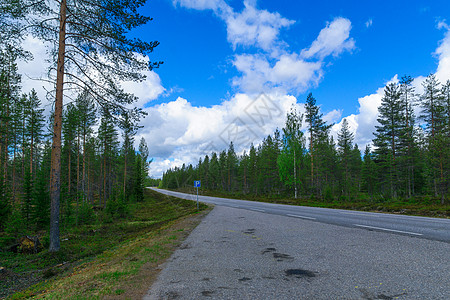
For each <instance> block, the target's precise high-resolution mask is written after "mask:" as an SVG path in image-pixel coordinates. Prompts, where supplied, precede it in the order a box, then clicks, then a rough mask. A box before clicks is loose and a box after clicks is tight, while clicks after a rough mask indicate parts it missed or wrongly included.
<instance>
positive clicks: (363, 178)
mask: <svg viewBox="0 0 450 300" xmlns="http://www.w3.org/2000/svg"><path fill="white" fill-rule="evenodd" d="M411 83H412V78H411V77H410V76H404V77H402V79H401V80H400V81H399V82H398V83H389V84H388V85H387V86H386V87H385V89H384V96H383V98H382V103H381V106H380V107H379V108H378V111H379V116H378V119H377V121H378V124H376V126H375V128H376V131H375V132H374V133H373V136H374V138H373V140H372V144H371V145H367V146H366V147H365V148H364V149H360V148H359V147H358V145H357V144H355V142H354V134H353V133H352V132H351V131H350V128H349V124H348V122H347V120H346V119H344V120H343V122H342V126H341V128H340V130H339V132H338V135H337V140H335V139H334V138H333V136H331V134H330V128H331V126H332V124H327V123H326V122H325V121H324V120H323V117H322V114H321V113H320V109H319V105H318V104H317V103H316V99H315V98H314V97H313V95H312V94H309V95H308V97H307V99H306V103H305V113H304V114H299V113H298V112H297V111H296V110H295V109H294V108H293V109H291V111H290V112H289V113H288V114H287V116H286V123H285V126H284V128H282V129H281V131H280V130H278V129H277V130H276V131H275V132H274V133H273V135H269V136H267V137H266V138H265V139H264V140H263V141H262V143H261V144H259V145H258V146H253V145H252V146H251V147H250V149H247V150H246V151H244V152H243V154H242V155H237V154H236V152H235V149H234V145H233V143H232V142H231V143H230V146H229V148H228V150H224V151H222V152H220V153H212V154H211V155H206V156H205V157H202V158H200V160H199V162H198V164H197V165H196V166H193V165H188V166H186V165H183V166H182V167H181V168H179V167H176V168H173V169H170V170H168V171H166V172H165V173H164V175H163V179H162V182H161V184H160V186H161V187H163V188H169V189H178V188H183V187H187V186H191V185H192V181H193V180H201V181H202V188H203V189H205V190H208V191H217V192H222V193H229V194H237V195H253V196H268V197H271V196H281V197H291V198H314V199H317V200H319V201H342V202H345V201H361V200H363V201H370V202H383V201H388V200H389V201H391V200H394V201H395V200H401V199H404V200H407V199H409V200H414V201H416V202H420V201H427V202H430V201H431V202H434V203H440V204H446V203H448V199H449V184H450V81H447V82H446V83H440V82H439V81H438V80H437V79H436V77H435V75H433V74H431V75H429V76H428V77H427V78H426V80H425V81H424V82H423V88H424V92H423V94H421V95H418V94H417V93H416V92H415V90H414V87H413V86H412V84H411ZM415 111H419V112H420V114H419V115H416V114H415ZM303 125H306V126H305V127H306V128H307V129H306V130H304V131H302V130H301V128H303Z"/></svg>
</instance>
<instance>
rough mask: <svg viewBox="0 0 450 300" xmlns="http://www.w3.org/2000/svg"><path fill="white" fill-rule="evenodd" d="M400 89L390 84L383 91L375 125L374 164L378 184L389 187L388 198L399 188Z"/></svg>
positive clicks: (401, 112)
mask: <svg viewBox="0 0 450 300" xmlns="http://www.w3.org/2000/svg"><path fill="white" fill-rule="evenodd" d="M400 95H401V93H400V88H399V86H398V85H397V84H395V83H390V84H388V85H387V86H386V88H385V89H384V96H383V98H382V100H381V106H380V107H379V108H378V111H379V117H378V118H377V121H378V123H379V124H380V125H376V126H375V128H376V132H375V133H374V135H375V139H374V141H373V143H374V146H375V154H376V162H377V165H378V166H379V167H380V171H379V172H378V174H380V179H379V180H380V183H384V184H386V185H387V186H388V187H389V196H390V197H394V198H396V197H397V192H398V188H399V169H398V156H399V155H400V154H401V153H402V151H403V150H402V149H401V143H400V138H401V136H402V133H403V128H404V126H403V124H404V115H403V106H402V102H401V101H400Z"/></svg>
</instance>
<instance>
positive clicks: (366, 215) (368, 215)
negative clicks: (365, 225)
mask: <svg viewBox="0 0 450 300" xmlns="http://www.w3.org/2000/svg"><path fill="white" fill-rule="evenodd" d="M339 213H340V214H346V215H357V216H364V217H375V218H379V217H380V216H379V215H375V214H364V213H354V212H344V211H340V212H339Z"/></svg>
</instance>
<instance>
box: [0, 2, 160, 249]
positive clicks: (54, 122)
mask: <svg viewBox="0 0 450 300" xmlns="http://www.w3.org/2000/svg"><path fill="white" fill-rule="evenodd" d="M145 2H146V0H138V1H130V0H124V1H119V2H118V1H110V0H106V1H104V0H101V1H100V0H61V1H59V0H58V1H56V0H14V1H11V0H0V38H1V40H2V43H1V44H0V61H1V62H0V68H1V69H0V71H1V73H0V76H1V77H0V101H1V102H0V109H1V111H0V118H1V119H0V164H1V167H0V173H1V174H0V175H1V176H0V177H1V180H0V181H1V183H0V194H1V199H0V233H2V232H3V231H4V230H9V231H10V232H14V230H13V229H12V228H14V226H16V225H17V226H19V225H22V223H24V224H25V227H26V228H33V227H34V228H35V229H39V228H44V227H45V226H46V225H48V224H49V225H50V226H49V227H50V230H49V251H50V252H56V251H59V250H60V224H62V225H63V226H65V227H67V226H71V225H72V224H73V222H75V224H78V223H80V222H82V219H83V216H89V215H91V214H92V206H98V207H105V206H106V208H108V207H116V208H118V209H119V208H120V209H119V210H121V209H122V210H123V208H124V206H123V205H121V204H120V203H119V204H117V203H116V202H117V201H119V202H121V201H122V202H123V201H125V202H126V201H129V200H130V201H131V199H135V200H137V201H138V200H140V199H142V191H143V189H142V181H143V178H144V175H145V170H146V168H148V165H147V156H148V149H147V146H146V145H145V142H144V141H142V142H141V146H140V149H139V151H138V152H136V151H135V149H134V148H133V137H134V135H135V133H136V130H137V128H138V123H139V120H140V119H141V118H142V117H144V115H145V114H144V113H143V111H142V109H141V108H138V107H134V106H133V105H132V104H133V103H134V102H135V100H136V97H135V96H134V95H133V94H130V93H127V92H126V91H124V90H123V88H122V87H121V82H123V81H142V80H145V74H144V73H143V72H144V71H147V70H152V69H153V68H157V67H158V66H159V65H160V64H161V62H151V61H149V60H148V55H149V54H150V53H151V52H152V51H153V49H154V48H155V47H156V46H158V44H159V43H158V42H157V41H151V42H147V41H142V40H140V39H138V38H133V37H131V38H130V37H129V33H130V31H131V30H133V29H134V28H136V27H139V26H141V25H144V24H146V23H147V22H149V21H150V20H151V18H150V17H147V16H143V15H141V14H140V13H139V8H140V7H141V6H143V5H144V4H145ZM27 36H32V37H34V38H36V39H39V40H40V41H42V42H43V43H45V44H46V45H48V49H47V50H48V61H50V62H51V63H50V67H49V69H48V72H47V74H48V76H47V77H46V78H41V80H43V81H45V82H47V83H49V84H50V85H51V86H52V88H50V90H48V91H47V92H48V93H47V94H48V96H49V98H51V99H53V102H52V104H53V107H52V113H51V118H50V120H48V121H49V122H48V123H49V124H51V125H50V126H48V128H44V124H46V123H47V122H46V121H47V120H44V118H43V110H42V108H41V105H40V102H39V99H37V97H36V93H35V92H34V91H30V92H29V94H26V95H21V92H20V78H21V76H20V74H18V73H17V60H19V59H22V60H30V59H31V54H30V53H29V52H27V51H25V50H24V49H22V47H21V45H22V42H23V41H24V39H25V37H27ZM97 117H99V118H100V122H96V118H97ZM97 127H98V129H97V131H96V132H94V128H97ZM118 128H120V131H121V134H122V136H123V143H122V145H120V143H119V139H118V135H119V131H118ZM44 129H45V130H44ZM146 149H147V150H146ZM146 151H147V152H146ZM38 199H40V200H38ZM48 199H50V201H48ZM38 202H39V203H38ZM114 203H116V204H117V205H116V204H114ZM87 204H89V205H87ZM108 204H111V205H110V206H108ZM113 204H114V205H115V206H114V205H113ZM40 205H41V206H42V207H41V206H40ZM121 207H122V208H121ZM113 210H114V209H113ZM61 213H62V215H61ZM38 215H39V217H37V216H38ZM39 218H41V219H39ZM23 219H24V220H26V221H25V222H23V221H22V220H23ZM38 219H39V220H40V221H38ZM41 223H42V225H39V224H41ZM39 226H42V227H39ZM8 228H9V229H8ZM16 232H17V230H16Z"/></svg>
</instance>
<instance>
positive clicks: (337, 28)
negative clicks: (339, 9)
mask: <svg viewBox="0 0 450 300" xmlns="http://www.w3.org/2000/svg"><path fill="white" fill-rule="evenodd" d="M351 28H352V25H351V22H350V20H348V19H345V18H336V19H334V20H333V21H332V22H331V23H327V26H326V27H325V28H324V29H322V30H321V31H320V33H319V36H318V37H317V39H316V40H315V41H314V42H313V43H312V44H311V47H310V48H309V49H304V50H303V51H302V52H301V55H302V57H305V58H313V57H317V58H319V59H320V60H322V59H324V58H325V57H326V56H329V55H333V56H338V55H339V54H341V53H342V52H344V51H351V50H353V49H354V48H355V41H354V40H353V39H352V38H350V30H351Z"/></svg>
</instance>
